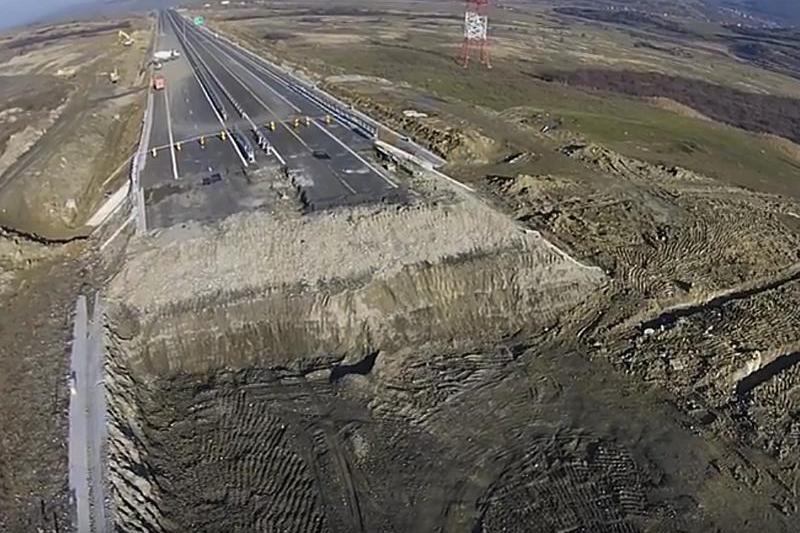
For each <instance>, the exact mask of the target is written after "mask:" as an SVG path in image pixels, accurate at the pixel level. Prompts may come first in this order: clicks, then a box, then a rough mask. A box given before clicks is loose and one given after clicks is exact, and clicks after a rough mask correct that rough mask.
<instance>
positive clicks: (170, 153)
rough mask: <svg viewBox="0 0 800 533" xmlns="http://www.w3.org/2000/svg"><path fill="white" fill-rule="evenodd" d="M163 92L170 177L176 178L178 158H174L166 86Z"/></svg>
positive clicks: (173, 140)
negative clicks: (170, 168)
mask: <svg viewBox="0 0 800 533" xmlns="http://www.w3.org/2000/svg"><path fill="white" fill-rule="evenodd" d="M162 91H163V92H164V106H165V107H166V110H167V132H168V133H169V155H170V157H171V158H172V177H173V178H175V179H178V160H177V159H176V158H175V138H174V137H173V136H172V118H171V117H170V113H169V96H167V91H168V88H167V87H164V89H162Z"/></svg>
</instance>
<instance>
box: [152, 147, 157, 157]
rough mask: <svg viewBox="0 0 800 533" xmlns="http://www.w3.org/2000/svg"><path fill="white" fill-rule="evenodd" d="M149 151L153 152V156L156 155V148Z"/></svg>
mask: <svg viewBox="0 0 800 533" xmlns="http://www.w3.org/2000/svg"><path fill="white" fill-rule="evenodd" d="M150 153H151V154H153V157H155V156H156V154H157V153H158V150H156V149H155V148H153V149H152V150H150Z"/></svg>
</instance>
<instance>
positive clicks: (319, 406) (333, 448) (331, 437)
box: [299, 377, 366, 533]
mask: <svg viewBox="0 0 800 533" xmlns="http://www.w3.org/2000/svg"><path fill="white" fill-rule="evenodd" d="M299 383H300V385H301V386H302V387H303V388H304V389H305V390H306V391H307V393H308V396H309V398H311V402H312V405H313V406H314V409H315V413H314V414H315V416H316V417H317V419H318V420H319V425H318V427H317V428H316V429H317V433H316V434H317V435H320V436H321V437H322V439H321V440H322V441H323V442H321V443H320V444H323V445H324V446H325V449H326V450H327V452H328V453H329V454H330V455H331V457H332V458H333V461H332V462H333V465H334V469H335V471H336V474H337V476H338V477H339V479H340V480H341V482H342V488H343V489H344V497H345V504H346V507H347V514H348V517H349V519H350V529H349V531H354V532H355V531H359V532H362V533H364V532H365V531H366V530H365V528H364V517H363V515H362V511H361V502H360V501H359V496H358V494H359V491H358V490H357V487H356V484H355V481H354V479H353V467H352V465H351V463H350V461H349V460H348V458H347V456H346V455H345V452H344V451H343V450H342V446H341V442H340V440H339V436H338V434H337V432H336V430H335V429H334V428H333V427H332V423H333V422H334V421H333V420H330V416H329V411H330V410H329V409H325V408H324V407H323V403H322V401H321V399H320V398H319V396H318V394H317V393H316V392H315V391H314V389H313V387H311V386H310V384H309V383H308V381H307V380H306V378H305V377H301V378H299ZM319 426H321V427H319Z"/></svg>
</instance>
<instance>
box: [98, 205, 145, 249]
mask: <svg viewBox="0 0 800 533" xmlns="http://www.w3.org/2000/svg"><path fill="white" fill-rule="evenodd" d="M135 216H136V213H135V212H134V213H131V214H130V216H128V218H127V219H126V220H125V222H123V223H122V225H121V226H120V227H119V228H117V230H116V231H115V232H114V233H112V234H111V237H109V238H108V239H106V242H104V243H103V244H101V245H100V251H101V252H102V251H103V250H105V248H106V246H108V245H109V244H111V241H113V240H114V239H116V238H117V236H118V235H119V234H120V233H122V230H124V229H125V226H127V225H128V224H130V223H131V220H133V219H134V217H135Z"/></svg>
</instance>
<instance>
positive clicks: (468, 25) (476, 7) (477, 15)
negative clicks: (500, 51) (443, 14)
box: [459, 0, 492, 68]
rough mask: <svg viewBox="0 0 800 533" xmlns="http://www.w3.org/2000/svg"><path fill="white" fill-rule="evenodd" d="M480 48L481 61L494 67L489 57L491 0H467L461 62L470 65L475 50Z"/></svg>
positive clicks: (463, 64)
mask: <svg viewBox="0 0 800 533" xmlns="http://www.w3.org/2000/svg"><path fill="white" fill-rule="evenodd" d="M476 49H478V50H480V60H481V63H482V64H483V65H484V66H486V68H492V62H491V59H490V57H489V0H466V9H465V10H464V44H463V45H462V46H461V54H460V55H459V62H460V63H461V66H463V67H464V68H466V67H468V66H469V60H470V57H471V56H472V54H473V52H474V51H475V50H476Z"/></svg>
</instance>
